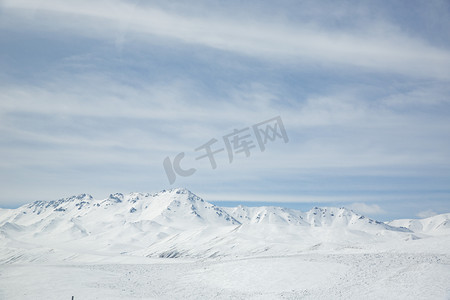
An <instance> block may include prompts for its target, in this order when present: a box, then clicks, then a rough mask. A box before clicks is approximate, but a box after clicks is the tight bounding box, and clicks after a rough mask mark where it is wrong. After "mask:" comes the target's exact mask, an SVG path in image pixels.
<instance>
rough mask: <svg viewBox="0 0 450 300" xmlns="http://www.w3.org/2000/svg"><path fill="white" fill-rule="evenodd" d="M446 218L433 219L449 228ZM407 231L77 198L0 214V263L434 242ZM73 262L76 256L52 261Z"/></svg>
mask: <svg viewBox="0 0 450 300" xmlns="http://www.w3.org/2000/svg"><path fill="white" fill-rule="evenodd" d="M449 217H450V214H449V216H446V215H444V216H442V217H439V218H441V219H442V222H447V221H446V220H448V219H449ZM437 218H438V217H436V218H435V219H437ZM442 222H441V223H442ZM410 223H411V224H413V223H414V222H412V221H411V222H410ZM410 223H408V222H407V221H402V222H400V221H398V222H394V221H392V222H387V223H382V222H378V221H376V220H372V219H370V218H366V217H365V216H362V215H359V214H357V213H355V212H354V211H352V210H349V209H346V208H344V207H341V208H337V207H322V208H320V207H314V208H312V209H311V210H309V211H307V212H302V211H300V210H295V209H288V208H282V207H276V206H261V207H246V206H242V205H239V206H237V207H219V206H216V205H214V204H211V203H209V202H207V201H205V200H203V199H202V198H200V197H198V196H197V195H195V194H194V193H192V192H191V191H189V190H187V189H183V188H176V189H171V190H162V191H160V192H158V193H152V194H150V193H130V194H122V193H114V194H110V195H109V196H108V198H106V199H100V200H98V199H94V198H93V197H92V196H91V195H89V194H80V195H76V196H71V197H67V198H62V199H59V200H53V201H35V202H32V203H29V204H26V205H23V206H21V207H19V208H17V209H10V210H1V211H0V248H2V249H3V250H2V252H3V253H9V254H5V255H0V262H1V261H21V260H23V259H24V258H23V257H28V256H27V255H30V251H29V249H28V250H26V249H24V245H26V247H25V248H27V247H28V248H33V249H34V248H36V249H40V250H33V251H38V252H39V251H44V252H45V253H47V252H46V251H50V250H49V249H53V250H52V251H50V253H52V254H51V255H56V254H54V253H60V252H61V251H62V252H61V253H65V252H72V251H75V250H76V251H75V252H77V251H78V252H82V253H85V252H88V253H96V255H107V256H114V255H121V256H123V255H126V256H139V257H142V256H144V257H170V258H175V257H191V258H208V257H227V256H230V255H234V256H254V255H269V254H278V253H284V254H295V253H300V252H304V251H317V250H326V249H333V248H342V247H343V248H346V247H347V248H349V249H354V248H355V247H356V248H358V247H364V245H366V244H368V243H371V244H374V245H376V244H380V243H384V242H386V241H407V240H417V239H422V238H426V237H427V236H430V235H433V234H434V232H433V228H432V227H430V226H428V227H426V228H427V231H424V230H418V228H419V226H417V225H416V226H410ZM419 223H420V222H419ZM431 223H433V222H431ZM414 224H415V223H414ZM420 224H422V223H420ZM446 224H447V223H446ZM403 225H406V226H403ZM421 228H422V227H421ZM439 228H440V229H439V232H438V234H440V235H442V234H448V232H449V230H447V229H448V228H447V227H445V226H444V228H441V227H439ZM17 245H20V246H17ZM74 249H75V250H74ZM24 253H26V255H25V254H24ZM41 255H42V257H46V255H44V254H41ZM39 257H41V256H39ZM74 257H75V258H76V257H78V256H77V255H69V254H67V256H66V255H63V258H61V257H59V256H58V259H59V260H60V259H68V260H70V259H74ZM30 259H38V258H36V257H35V256H34V255H31V258H30ZM39 259H41V258H39ZM58 259H57V260H58Z"/></svg>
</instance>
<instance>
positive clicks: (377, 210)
mask: <svg viewBox="0 0 450 300" xmlns="http://www.w3.org/2000/svg"><path fill="white" fill-rule="evenodd" d="M349 207H350V208H351V209H352V210H354V211H356V212H357V213H360V214H363V215H380V214H383V213H386V211H384V210H383V209H382V208H381V207H380V206H379V205H377V204H366V203H363V202H359V203H352V204H351V205H350V206H349Z"/></svg>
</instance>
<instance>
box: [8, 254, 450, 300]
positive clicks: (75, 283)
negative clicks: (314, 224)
mask: <svg viewBox="0 0 450 300" xmlns="http://www.w3.org/2000/svg"><path fill="white" fill-rule="evenodd" d="M166 261H167V259H157V260H156V261H153V260H149V261H147V262H146V263H143V264H137V263H135V264H76V265H35V264H27V265H16V264H14V265H3V266H2V267H1V269H0V299H70V297H71V296H75V299H136V298H140V299H142V298H143V299H213V298H220V299H362V298H364V299H448V298H449V297H450V265H449V264H450V260H449V257H448V256H447V255H435V254H426V253H392V252H383V253H370V254H369V253H365V254H362V253H361V254H350V253H349V254H325V253H310V254H302V255H296V256H287V257H262V258H247V259H236V260H225V261H217V260H212V261H210V260H209V261H195V262H186V261H184V260H183V259H177V260H175V262H173V261H172V260H171V261H170V262H166Z"/></svg>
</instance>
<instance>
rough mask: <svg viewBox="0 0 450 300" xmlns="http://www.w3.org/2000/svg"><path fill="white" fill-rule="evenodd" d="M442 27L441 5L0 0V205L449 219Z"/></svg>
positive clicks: (445, 13)
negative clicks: (238, 208) (196, 201)
mask: <svg viewBox="0 0 450 300" xmlns="http://www.w3.org/2000/svg"><path fill="white" fill-rule="evenodd" d="M449 29H450V2H448V1H439V0H436V1H409V0H408V1H406V0H405V1H276V2H274V1H233V0H232V1H124V0H112V1H87V0H77V1H72V0H67V1H53V0H41V1H31V0H1V1H0V145H1V146H0V191H1V193H0V207H3V208H14V207H18V206H20V205H23V204H25V203H29V202H32V201H35V200H54V199H59V198H62V197H68V196H71V195H76V194H81V193H89V194H91V195H93V196H94V197H95V198H97V199H104V198H106V197H108V195H109V194H111V193H115V192H122V193H129V192H157V191H160V190H163V189H170V188H175V187H185V188H188V189H189V190H191V191H192V192H194V193H196V194H197V195H199V196H201V197H202V198H204V199H205V200H207V201H211V202H213V203H216V204H221V205H237V204H246V205H280V206H287V207H292V208H299V209H302V210H308V209H310V208H311V207H313V206H339V207H341V206H345V207H348V208H352V209H354V210H355V211H357V212H359V213H362V214H365V215H368V216H371V217H374V218H378V219H380V220H389V219H393V218H416V217H427V216H432V215H434V214H438V213H446V212H450V117H449V116H450V30H449ZM274 118H275V119H274ZM269 120H272V122H269ZM273 120H275V123H274V122H273ZM266 121H268V122H266ZM264 122H266V123H264ZM257 124H260V131H258V130H255V129H254V125H257ZM275 124H277V125H275ZM281 125H283V128H284V133H285V136H286V137H287V138H286V139H284V138H282V137H283V135H282V132H281V131H282V130H281V129H282V127H281ZM275 126H276V127H275ZM235 131H236V132H235ZM258 132H259V133H261V134H268V135H267V136H266V140H265V142H266V143H265V144H264V151H263V150H262V148H261V146H260V145H259V144H258V142H257V137H256V134H257V133H258ZM270 134H272V136H271V135H270ZM227 138H228V139H227ZM227 140H228V141H230V143H229V145H232V146H233V147H232V148H231V150H229V149H228V148H227V147H226V146H227V144H226V141H227ZM208 143H209V144H208ZM205 145H209V147H210V149H211V151H213V152H214V151H219V150H221V149H222V151H220V152H217V153H215V154H214V155H213V158H214V160H215V163H216V166H215V168H213V167H212V165H211V163H210V160H209V157H203V158H199V157H201V156H205V155H206V154H207V152H206V151H207V149H206V147H205ZM243 145H244V146H243ZM245 145H251V147H250V148H246V147H245ZM202 146H203V147H202ZM196 149H197V151H196ZM246 151H247V153H246ZM183 155H184V156H183ZM181 156H183V157H182V158H181ZM230 156H231V158H230ZM177 157H178V160H177V159H176V158H177ZM198 158H199V159H198ZM165 161H166V162H167V168H165V165H164V162H165ZM177 162H178V169H177V168H176V165H177ZM180 169H181V170H180ZM170 170H171V171H170ZM177 170H178V171H177ZM180 171H181V172H180ZM189 171H190V172H189ZM170 172H172V175H173V176H172V177H173V178H172V179H174V180H173V181H174V182H172V183H171V182H170V180H169V177H170V175H169V173H170Z"/></svg>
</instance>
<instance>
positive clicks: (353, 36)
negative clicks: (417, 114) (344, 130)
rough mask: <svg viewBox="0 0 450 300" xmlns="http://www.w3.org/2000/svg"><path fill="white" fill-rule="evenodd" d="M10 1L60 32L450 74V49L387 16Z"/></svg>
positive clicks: (7, 4)
mask: <svg viewBox="0 0 450 300" xmlns="http://www.w3.org/2000/svg"><path fill="white" fill-rule="evenodd" d="M3 7H4V8H5V9H6V15H12V16H14V17H13V18H19V17H20V14H21V13H23V11H24V10H25V11H26V12H27V13H29V11H30V10H31V11H33V13H34V14H33V18H32V23H31V24H33V26H36V25H38V26H43V27H44V28H46V29H47V30H52V31H60V32H61V33H62V32H66V31H67V30H70V31H72V32H76V33H78V34H84V35H88V36H91V35H95V37H97V38H98V37H103V38H104V37H108V38H112V37H114V38H115V39H116V40H118V41H121V40H123V39H124V35H125V32H126V34H129V35H130V36H132V37H130V39H135V38H137V39H143V40H149V41H150V40H152V39H153V36H159V37H164V38H170V39H174V40H177V41H180V42H183V43H191V44H199V45H203V46H205V47H211V48H215V49H220V50H224V51H231V52H236V53H240V54H243V55H248V56H252V57H255V56H256V57H260V58H262V59H270V60H276V61H284V62H287V63H303V64H315V65H317V64H318V65H322V66H329V65H330V64H333V65H336V66H335V67H339V66H340V65H344V66H350V67H356V68H365V69H367V70H369V71H370V70H371V71H375V72H393V73H398V74H402V75H405V76H412V77H417V78H421V77H431V78H440V79H444V80H447V79H449V76H450V75H449V73H448V71H447V70H448V69H449V68H450V52H449V51H448V50H447V49H445V48H439V47H436V46H433V45H431V44H429V43H427V41H425V40H423V39H420V38H415V37H411V36H410V35H408V34H405V33H403V32H402V30H401V29H400V28H398V27H396V26H395V25H394V24H387V23H385V22H381V23H377V21H374V22H373V23H371V24H362V25H363V26H364V28H362V29H361V28H360V29H359V30H358V31H350V32H346V31H345V30H333V29H331V28H328V27H327V28H325V27H321V26H319V24H314V23H313V24H311V23H304V24H301V23H300V24H298V23H297V24H291V23H289V22H285V23H278V22H277V23H272V22H270V21H269V22H268V21H267V20H252V21H250V22H249V21H245V20H244V19H239V18H236V19H233V18H230V17H229V16H228V17H227V18H224V17H223V16H220V15H214V12H212V13H211V14H208V15H203V16H202V17H198V16H190V15H185V14H180V13H174V12H171V11H165V10H162V9H160V8H158V7H151V6H146V5H144V6H137V5H136V4H132V3H129V2H125V1H118V0H116V1H113V2H111V3H108V5H104V4H103V3H99V2H92V1H90V2H89V1H65V2H59V1H52V0H46V1H40V2H39V5H36V3H35V2H32V1H9V0H8V1H3ZM204 9H205V11H206V9H207V8H206V7H205V8H204ZM55 17H56V18H55ZM49 19H51V20H52V21H51V22H49ZM11 22H13V21H11ZM31 24H30V25H31ZM292 25H296V26H292ZM93 29H94V30H93Z"/></svg>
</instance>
